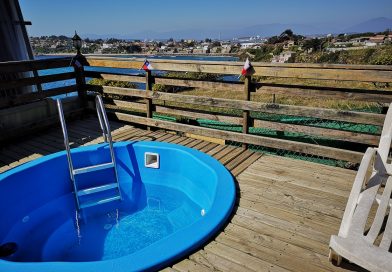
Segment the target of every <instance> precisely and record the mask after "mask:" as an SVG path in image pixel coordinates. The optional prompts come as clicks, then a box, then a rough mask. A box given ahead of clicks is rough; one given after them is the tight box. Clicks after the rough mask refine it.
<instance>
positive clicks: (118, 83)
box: [88, 78, 136, 88]
mask: <svg viewBox="0 0 392 272" xmlns="http://www.w3.org/2000/svg"><path fill="white" fill-rule="evenodd" d="M88 83H89V84H92V85H98V86H111V87H121V88H136V85H135V84H134V83H132V82H127V81H117V80H108V79H103V78H93V79H91V80H90V81H89V82H88Z"/></svg>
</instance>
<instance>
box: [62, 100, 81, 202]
mask: <svg viewBox="0 0 392 272" xmlns="http://www.w3.org/2000/svg"><path fill="white" fill-rule="evenodd" d="M57 109H58V112H59V117H60V123H61V129H62V131H63V136H64V145H65V150H66V152H67V161H68V168H69V175H70V177H71V181H72V186H73V189H74V192H75V194H76V192H77V191H78V190H77V187H76V181H75V176H74V174H73V164H72V158H71V149H70V147H69V139H68V131H67V126H66V125H65V118H64V111H63V104H62V103H61V99H57ZM75 199H76V205H77V207H78V209H79V199H78V197H75Z"/></svg>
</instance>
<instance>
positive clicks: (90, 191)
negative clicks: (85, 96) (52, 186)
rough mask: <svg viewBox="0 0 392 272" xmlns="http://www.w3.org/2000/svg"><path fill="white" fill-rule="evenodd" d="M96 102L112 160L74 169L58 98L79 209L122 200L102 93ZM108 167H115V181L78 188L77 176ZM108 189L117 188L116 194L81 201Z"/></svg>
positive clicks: (96, 98) (59, 107)
mask: <svg viewBox="0 0 392 272" xmlns="http://www.w3.org/2000/svg"><path fill="white" fill-rule="evenodd" d="M95 104H96V108H97V115H98V120H99V124H100V126H101V129H102V134H103V139H104V141H105V142H106V143H108V144H109V149H110V157H111V161H110V162H107V163H102V164H96V165H91V166H87V167H82V168H77V169H74V168H73V163H72V157H71V149H70V146H69V139H68V132H67V127H66V124H65V118H64V111H63V106H62V103H61V100H60V99H57V108H58V112H59V116H60V122H61V128H62V131H63V136H64V145H65V150H66V153H67V160H68V166H69V174H70V176H71V181H72V185H73V189H74V193H75V199H76V205H77V208H78V210H80V209H83V208H87V207H92V206H96V205H100V204H104V203H108V202H111V201H115V200H122V196H121V189H120V184H119V181H118V174H117V166H116V159H115V156H114V150H113V143H112V135H111V132H110V125H109V121H108V118H107V115H106V111H105V107H104V105H103V102H102V97H101V96H100V95H96V97H95ZM108 168H113V171H114V175H115V182H113V183H108V184H105V185H100V186H96V187H90V188H85V189H82V190H79V189H78V186H77V182H76V178H75V176H77V175H79V174H84V173H88V172H93V171H98V170H102V169H108ZM108 190H115V191H116V194H115V195H114V196H111V197H105V198H98V199H94V200H88V201H83V200H82V201H81V199H80V197H82V196H87V195H90V194H96V193H99V192H103V191H108Z"/></svg>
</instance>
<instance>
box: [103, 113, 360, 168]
mask: <svg viewBox="0 0 392 272" xmlns="http://www.w3.org/2000/svg"><path fill="white" fill-rule="evenodd" d="M109 113H110V114H111V115H112V116H114V117H115V118H117V119H118V120H120V121H126V122H131V123H137V124H142V125H146V126H151V127H157V128H162V129H168V130H174V131H181V132H186V133H193V134H197V135H201V136H211V135H213V136H214V137H217V138H221V139H225V140H229V141H235V142H241V143H247V144H254V145H259V146H265V147H270V148H276V149H283V150H289V151H294V152H299V153H304V154H311V155H316V156H321V157H327V158H331V159H337V160H344V161H350V162H355V163H359V162H360V161H361V159H362V156H363V154H362V153H360V152H354V151H348V150H343V149H337V148H332V147H325V146H320V145H315V144H307V143H302V142H294V141H288V140H282V139H276V138H270V137H263V136H255V135H251V134H242V133H237V132H230V131H223V130H217V129H210V128H203V127H196V126H192V125H186V124H179V123H174V122H169V121H162V120H156V119H150V118H146V117H140V116H135V115H129V114H125V113H119V112H111V111H109Z"/></svg>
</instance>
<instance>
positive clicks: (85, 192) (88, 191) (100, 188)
mask: <svg viewBox="0 0 392 272" xmlns="http://www.w3.org/2000/svg"><path fill="white" fill-rule="evenodd" d="M114 188H117V183H109V184H105V185H101V186H97V187H91V188H87V189H83V190H79V191H78V196H84V195H89V194H94V193H98V192H102V191H106V190H110V189H114Z"/></svg>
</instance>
